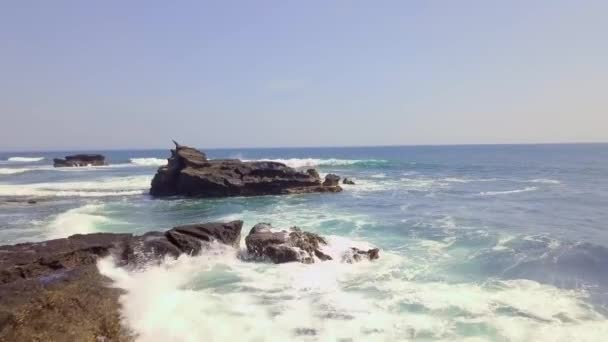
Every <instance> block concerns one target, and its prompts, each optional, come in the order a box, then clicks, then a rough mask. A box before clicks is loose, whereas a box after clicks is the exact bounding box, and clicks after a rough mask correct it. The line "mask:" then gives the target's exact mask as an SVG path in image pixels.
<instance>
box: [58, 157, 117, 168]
mask: <svg viewBox="0 0 608 342" xmlns="http://www.w3.org/2000/svg"><path fill="white" fill-rule="evenodd" d="M103 165H108V164H107V163H106V157H104V156H103V155H101V154H75V155H71V156H66V157H65V159H60V158H55V159H53V166H55V167H77V166H103Z"/></svg>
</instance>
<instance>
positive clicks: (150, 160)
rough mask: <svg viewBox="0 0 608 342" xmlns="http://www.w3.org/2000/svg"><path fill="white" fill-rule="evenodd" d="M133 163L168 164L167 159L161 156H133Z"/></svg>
mask: <svg viewBox="0 0 608 342" xmlns="http://www.w3.org/2000/svg"><path fill="white" fill-rule="evenodd" d="M130 161H131V164H134V165H138V166H163V165H167V159H161V158H131V159H130Z"/></svg>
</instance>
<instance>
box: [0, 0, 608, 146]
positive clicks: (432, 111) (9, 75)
mask: <svg viewBox="0 0 608 342" xmlns="http://www.w3.org/2000/svg"><path fill="white" fill-rule="evenodd" d="M607 18H608V1H600V0H598V1H576V0H571V1H562V0H547V1H535V0H526V1H487V0H484V1H466V0H465V1H432V0H424V1H192V2H178V1H27V0H20V1H4V2H3V3H2V4H1V5H0V116H1V123H0V149H2V150H32V149H34V150H36V149H38V150H39V149H73V148H85V149H86V148H136V147H137V148H149V147H167V146H168V145H170V141H169V139H171V138H174V139H177V140H179V141H181V142H183V143H184V144H191V145H196V146H200V147H254V146H328V145H386V144H462V143H519V142H521V143H528V142H586V141H608V95H607V93H608V19H607Z"/></svg>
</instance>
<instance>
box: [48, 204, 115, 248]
mask: <svg viewBox="0 0 608 342" xmlns="http://www.w3.org/2000/svg"><path fill="white" fill-rule="evenodd" d="M103 208H104V205H103V204H87V205H85V206H82V207H79V208H75V209H70V210H68V211H66V212H64V213H61V214H59V215H57V216H55V218H54V219H53V220H52V221H51V222H50V224H49V225H48V228H49V231H48V233H47V236H48V238H49V239H58V238H64V237H68V236H70V235H74V234H88V233H94V232H96V231H97V225H99V224H102V223H107V222H110V220H109V219H108V218H107V217H105V216H103V215H101V214H100V212H101V211H102V210H103Z"/></svg>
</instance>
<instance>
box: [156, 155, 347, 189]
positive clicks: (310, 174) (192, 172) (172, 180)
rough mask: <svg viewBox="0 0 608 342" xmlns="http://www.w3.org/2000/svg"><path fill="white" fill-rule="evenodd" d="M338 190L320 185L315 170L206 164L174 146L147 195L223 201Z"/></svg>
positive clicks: (275, 165)
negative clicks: (232, 197) (166, 162)
mask: <svg viewBox="0 0 608 342" xmlns="http://www.w3.org/2000/svg"><path fill="white" fill-rule="evenodd" d="M341 190H342V188H340V186H339V185H338V184H337V183H336V182H334V181H329V182H327V181H326V182H325V183H323V182H322V181H321V179H320V177H319V174H318V173H317V172H316V171H315V170H308V171H307V172H300V171H297V170H295V169H293V168H290V167H288V166H286V165H285V164H281V163H277V162H270V161H258V162H243V161H240V160H238V159H222V160H208V159H207V157H206V156H205V154H204V153H202V152H200V151H198V150H196V149H194V148H192V147H187V146H182V145H179V144H178V143H175V149H174V150H171V157H170V158H169V159H168V164H167V165H166V166H162V167H160V168H159V169H158V171H157V173H156V175H155V176H154V179H153V180H152V187H151V189H150V194H151V195H152V196H175V195H182V196H190V197H227V196H258V195H280V194H295V193H309V192H338V191H341Z"/></svg>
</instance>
